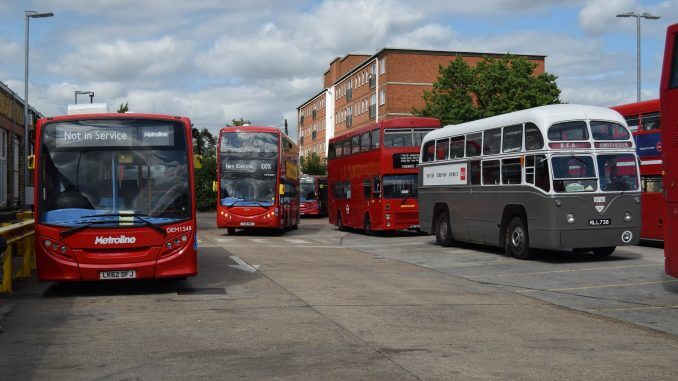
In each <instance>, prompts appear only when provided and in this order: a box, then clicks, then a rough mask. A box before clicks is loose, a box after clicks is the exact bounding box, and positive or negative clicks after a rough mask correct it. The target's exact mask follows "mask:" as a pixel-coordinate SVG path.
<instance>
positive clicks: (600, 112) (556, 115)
mask: <svg viewBox="0 0 678 381" xmlns="http://www.w3.org/2000/svg"><path fill="white" fill-rule="evenodd" d="M586 119H595V120H607V121H613V122H617V123H620V124H622V125H624V126H625V127H626V121H625V120H624V118H623V117H622V116H621V115H620V114H619V113H618V112H617V111H614V110H612V109H610V108H607V107H600V106H587V105H575V104H556V105H548V106H539V107H534V108H529V109H526V110H521V111H515V112H510V113H507V114H501V115H496V116H492V117H489V118H484V119H478V120H474V121H472V122H466V123H461V124H452V125H447V126H444V127H443V128H441V129H439V130H434V131H431V132H429V133H428V134H427V135H426V136H425V137H424V141H429V140H433V139H439V138H446V137H450V136H456V135H463V134H468V133H472V132H480V131H485V130H489V129H492V128H497V127H506V126H511V125H514V124H521V123H526V122H532V123H534V124H536V125H537V126H538V127H539V129H540V130H541V131H542V133H545V132H546V129H547V128H548V127H549V126H550V125H552V124H553V123H557V122H564V121H571V120H586ZM422 143H423V142H422Z"/></svg>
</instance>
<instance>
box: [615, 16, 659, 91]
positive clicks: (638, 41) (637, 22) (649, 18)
mask: <svg viewBox="0 0 678 381" xmlns="http://www.w3.org/2000/svg"><path fill="white" fill-rule="evenodd" d="M617 17H635V18H636V98H637V102H640V19H641V18H644V19H648V20H657V19H658V18H659V16H653V15H651V14H649V13H647V12H645V13H642V14H638V13H635V12H627V13H621V14H618V15H617Z"/></svg>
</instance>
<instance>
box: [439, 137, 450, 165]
mask: <svg viewBox="0 0 678 381" xmlns="http://www.w3.org/2000/svg"><path fill="white" fill-rule="evenodd" d="M449 153H450V139H440V140H438V141H436V160H447V159H449V158H450V155H449Z"/></svg>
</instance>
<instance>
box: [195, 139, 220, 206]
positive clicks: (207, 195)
mask: <svg viewBox="0 0 678 381" xmlns="http://www.w3.org/2000/svg"><path fill="white" fill-rule="evenodd" d="M198 147H200V148H202V152H199V150H198ZM216 147H217V138H216V136H214V135H212V133H211V132H210V131H209V130H208V129H207V128H203V129H202V130H201V131H200V132H199V134H198V138H197V139H193V152H195V153H200V154H201V155H202V156H203V159H202V168H197V169H196V170H195V197H196V206H197V208H198V210H214V209H216V201H217V194H216V192H214V191H213V190H212V183H214V182H215V181H217V150H216Z"/></svg>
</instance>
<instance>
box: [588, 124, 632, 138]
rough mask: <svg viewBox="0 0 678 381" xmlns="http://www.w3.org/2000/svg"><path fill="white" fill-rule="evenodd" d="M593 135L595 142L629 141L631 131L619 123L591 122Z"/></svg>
mask: <svg viewBox="0 0 678 381" xmlns="http://www.w3.org/2000/svg"><path fill="white" fill-rule="evenodd" d="M591 134H592V135H593V139H595V140H629V138H630V134H629V131H628V130H627V129H626V128H624V126H622V125H621V124H619V123H614V122H603V121H596V120H592V121H591Z"/></svg>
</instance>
